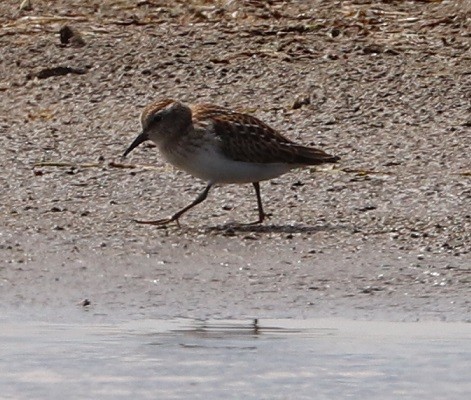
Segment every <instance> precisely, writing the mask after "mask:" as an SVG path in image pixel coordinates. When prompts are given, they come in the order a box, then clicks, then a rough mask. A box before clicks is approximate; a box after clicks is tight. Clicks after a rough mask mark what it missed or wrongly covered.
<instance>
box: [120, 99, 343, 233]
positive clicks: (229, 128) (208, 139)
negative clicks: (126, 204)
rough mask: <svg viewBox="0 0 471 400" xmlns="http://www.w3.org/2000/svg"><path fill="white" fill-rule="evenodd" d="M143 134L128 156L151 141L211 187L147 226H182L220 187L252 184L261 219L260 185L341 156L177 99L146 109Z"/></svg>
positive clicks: (212, 108) (255, 123) (252, 121)
mask: <svg viewBox="0 0 471 400" xmlns="http://www.w3.org/2000/svg"><path fill="white" fill-rule="evenodd" d="M141 124H142V133H140V134H139V136H137V137H136V139H135V140H134V141H133V142H132V143H131V145H130V146H129V148H128V149H127V150H126V151H125V152H124V154H123V157H126V156H127V155H128V154H129V153H130V152H131V151H132V150H133V149H135V148H136V147H137V146H139V145H140V144H141V143H143V142H145V141H146V140H151V141H153V142H154V143H155V144H156V145H157V147H158V148H159V150H160V152H161V154H162V155H163V156H164V158H165V159H166V160H167V161H168V162H169V163H170V164H172V165H174V166H175V167H177V168H179V169H182V170H184V171H186V172H188V173H189V174H191V175H193V176H195V177H197V178H200V179H203V180H205V181H206V182H207V186H206V188H205V189H204V190H203V192H202V193H201V194H200V195H199V196H198V197H197V198H196V199H195V200H194V201H193V202H192V203H191V204H189V205H188V206H186V207H184V208H182V209H181V210H180V211H178V212H176V213H175V214H173V215H172V216H170V217H168V218H164V219H158V220H155V221H136V222H138V223H142V224H151V225H165V224H168V223H170V222H174V221H175V222H176V223H177V224H178V223H179V218H180V217H181V216H182V215H183V214H184V213H186V212H187V211H188V210H190V209H191V208H193V207H194V206H196V205H197V204H199V203H201V202H202V201H203V200H205V199H206V197H207V195H208V192H209V190H210V189H211V187H212V186H213V185H215V184H228V183H239V184H241V183H252V185H253V186H254V188H255V194H256V195H257V205H258V220H257V221H255V222H252V223H251V224H259V223H262V222H263V220H264V219H265V217H266V216H267V215H266V214H265V212H264V211H263V206H262V199H261V197H260V184H259V182H260V181H264V180H268V179H273V178H276V177H277V176H280V175H282V174H284V173H286V172H288V171H290V170H292V169H294V168H300V167H304V166H308V165H319V164H324V163H335V162H337V161H338V160H339V157H336V156H331V155H329V154H327V153H325V152H324V151H322V150H319V149H315V148H312V147H306V146H302V145H300V144H297V143H294V142H293V141H291V140H289V139H287V138H285V137H284V136H282V135H281V134H280V133H278V132H277V131H276V130H274V129H273V128H271V127H270V126H268V125H267V124H265V123H263V122H262V121H260V120H259V119H257V118H255V117H253V116H251V115H248V114H243V113H240V112H237V111H233V110H230V109H227V108H224V107H219V106H216V105H213V104H193V105H186V104H183V103H182V102H180V101H177V100H172V99H164V100H159V101H156V102H154V103H151V104H149V105H148V106H147V107H145V108H144V110H143V112H142V115H141Z"/></svg>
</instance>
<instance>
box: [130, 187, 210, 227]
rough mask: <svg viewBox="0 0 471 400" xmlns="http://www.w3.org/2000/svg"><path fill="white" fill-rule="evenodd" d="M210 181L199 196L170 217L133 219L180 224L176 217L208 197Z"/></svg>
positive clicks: (152, 222)
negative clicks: (149, 219)
mask: <svg viewBox="0 0 471 400" xmlns="http://www.w3.org/2000/svg"><path fill="white" fill-rule="evenodd" d="M212 186H213V185H212V183H209V184H208V186H206V188H205V189H204V190H203V191H202V192H201V193H200V194H199V196H198V197H197V198H196V199H195V200H194V201H193V202H192V203H191V204H189V205H187V206H186V207H185V208H182V209H181V210H180V211H178V212H176V213H175V214H173V215H172V216H171V217H168V218H164V219H158V220H156V221H138V220H135V222H137V223H138V224H147V225H166V224H169V223H170V222H173V221H175V222H176V223H177V225H178V226H180V223H179V222H178V219H179V218H180V217H181V216H182V215H183V214H185V213H186V212H187V211H188V210H190V209H191V208H193V207H194V206H196V205H198V204H200V203H201V202H202V201H204V200H205V199H206V197H208V193H209V190H210V189H211V187H212Z"/></svg>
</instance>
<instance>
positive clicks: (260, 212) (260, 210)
mask: <svg viewBox="0 0 471 400" xmlns="http://www.w3.org/2000/svg"><path fill="white" fill-rule="evenodd" d="M252 184H253V187H254V188H255V194H256V195H257V206H258V221H255V222H252V223H251V224H249V225H256V224H261V223H262V222H263V220H264V219H265V217H267V216H268V215H267V214H265V212H264V211H263V205H262V197H261V196H260V183H258V182H252Z"/></svg>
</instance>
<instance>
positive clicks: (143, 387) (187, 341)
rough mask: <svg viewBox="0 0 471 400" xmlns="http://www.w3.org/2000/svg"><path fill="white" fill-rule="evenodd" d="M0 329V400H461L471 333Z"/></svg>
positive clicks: (262, 324) (209, 324)
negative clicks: (161, 399) (136, 399)
mask: <svg viewBox="0 0 471 400" xmlns="http://www.w3.org/2000/svg"><path fill="white" fill-rule="evenodd" d="M0 322H1V324H0V387H1V388H2V392H1V396H0V397H1V398H12V399H31V398H35V399H64V398H67V397H70V398H74V399H77V398H99V399H120V398H122V399H128V398H129V397H130V396H133V397H136V398H144V399H145V398H149V399H155V398H164V399H167V398H168V399H172V398H174V399H177V398H182V399H198V398H205V399H220V398H221V397H229V398H235V399H240V398H244V399H247V398H249V399H260V398H267V399H312V398H316V399H323V398H325V399H333V398H339V399H340V398H348V397H350V398H375V399H376V398H381V399H397V398H399V397H400V398H417V399H419V398H420V399H422V398H428V399H442V398H449V399H451V398H453V399H461V398H463V399H468V398H470V393H471V383H470V380H469V362H470V359H471V340H470V339H471V324H452V323H450V324H447V323H438V322H433V323H432V322H431V323H415V324H413V323H378V322H352V321H342V320H252V321H218V320H213V321H194V320H185V319H181V320H170V321H164V320H142V321H130V322H127V323H123V324H118V325H93V326H88V325H81V324H77V325H67V324H62V325H60V324H42V323H24V322H9V321H0ZM378 393H380V394H381V395H380V396H378Z"/></svg>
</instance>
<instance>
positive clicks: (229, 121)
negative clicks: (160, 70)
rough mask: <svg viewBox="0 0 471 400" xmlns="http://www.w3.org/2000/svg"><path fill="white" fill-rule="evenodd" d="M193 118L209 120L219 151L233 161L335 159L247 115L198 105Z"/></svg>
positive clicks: (311, 161) (310, 162) (315, 161)
mask: <svg viewBox="0 0 471 400" xmlns="http://www.w3.org/2000/svg"><path fill="white" fill-rule="evenodd" d="M193 117H194V121H195V119H196V120H197V121H198V122H200V123H205V122H206V123H209V121H211V122H212V124H213V129H214V131H215V134H216V135H217V136H218V137H219V139H220V140H221V144H222V151H223V153H224V154H226V155H227V156H228V157H230V158H232V159H233V160H236V161H244V162H255V163H287V164H293V165H316V164H323V163H334V162H336V161H337V160H338V159H339V158H338V157H335V156H331V155H329V154H327V153H325V152H324V151H322V150H319V149H315V148H311V147H306V146H302V145H298V144H296V143H294V142H292V141H291V140H289V139H287V138H285V137H284V136H283V135H281V134H280V133H278V132H277V131H276V130H274V129H273V128H271V127H270V126H268V125H267V124H265V123H263V122H262V121H260V120H259V119H258V118H255V117H253V116H251V115H247V114H241V113H237V112H234V111H231V110H227V109H224V108H222V107H218V106H212V105H200V106H198V107H196V108H195V110H194V111H193ZM203 121H205V122H203Z"/></svg>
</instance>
